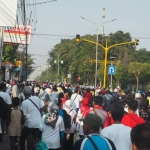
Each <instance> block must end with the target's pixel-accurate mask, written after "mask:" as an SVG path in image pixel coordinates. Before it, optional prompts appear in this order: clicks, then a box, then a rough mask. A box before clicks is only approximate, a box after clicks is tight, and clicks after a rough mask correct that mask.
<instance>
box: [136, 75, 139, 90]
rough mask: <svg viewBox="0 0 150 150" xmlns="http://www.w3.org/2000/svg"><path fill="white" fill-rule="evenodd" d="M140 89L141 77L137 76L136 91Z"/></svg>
mask: <svg viewBox="0 0 150 150" xmlns="http://www.w3.org/2000/svg"><path fill="white" fill-rule="evenodd" d="M138 89H139V77H138V76H137V77H136V91H137V90H138Z"/></svg>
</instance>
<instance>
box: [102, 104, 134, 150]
mask: <svg viewBox="0 0 150 150" xmlns="http://www.w3.org/2000/svg"><path fill="white" fill-rule="evenodd" d="M110 112H111V115H112V118H113V120H114V124H113V125H111V126H108V127H106V128H104V129H103V130H102V131H101V135H103V136H104V137H106V138H108V139H110V140H111V141H112V142H113V143H114V144H115V147H116V149H117V150H131V138H130V132H131V128H130V127H127V126H125V125H123V124H121V120H122V118H123V116H124V108H123V107H122V105H121V104H120V103H119V102H115V103H113V104H112V105H111V107H110Z"/></svg>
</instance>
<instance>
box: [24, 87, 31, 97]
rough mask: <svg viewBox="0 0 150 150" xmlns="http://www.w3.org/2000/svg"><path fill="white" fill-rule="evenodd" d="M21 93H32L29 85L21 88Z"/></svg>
mask: <svg viewBox="0 0 150 150" xmlns="http://www.w3.org/2000/svg"><path fill="white" fill-rule="evenodd" d="M23 93H24V94H25V95H30V94H32V89H31V88H30V87H29V86H25V87H24V89H23Z"/></svg>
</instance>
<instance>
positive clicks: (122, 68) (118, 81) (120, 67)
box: [114, 64, 126, 86]
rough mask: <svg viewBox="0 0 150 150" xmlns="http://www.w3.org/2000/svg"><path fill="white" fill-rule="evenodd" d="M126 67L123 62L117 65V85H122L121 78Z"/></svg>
mask: <svg viewBox="0 0 150 150" xmlns="http://www.w3.org/2000/svg"><path fill="white" fill-rule="evenodd" d="M124 69H126V68H124V67H123V66H122V65H121V64H117V65H116V74H115V75H114V77H115V79H116V86H117V85H119V86H120V80H121V78H122V75H123V73H124Z"/></svg>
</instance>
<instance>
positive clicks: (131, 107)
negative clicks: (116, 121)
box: [121, 100, 145, 128]
mask: <svg viewBox="0 0 150 150" xmlns="http://www.w3.org/2000/svg"><path fill="white" fill-rule="evenodd" d="M127 105H128V113H127V114H126V115H125V116H124V117H123V118H122V121H121V122H122V124H124V125H125V126H128V127H131V128H133V127H134V126H136V125H137V124H141V123H145V120H144V119H143V118H141V117H138V116H137V114H135V112H136V110H137V109H138V102H137V101H136V100H130V101H128V103H127Z"/></svg>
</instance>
